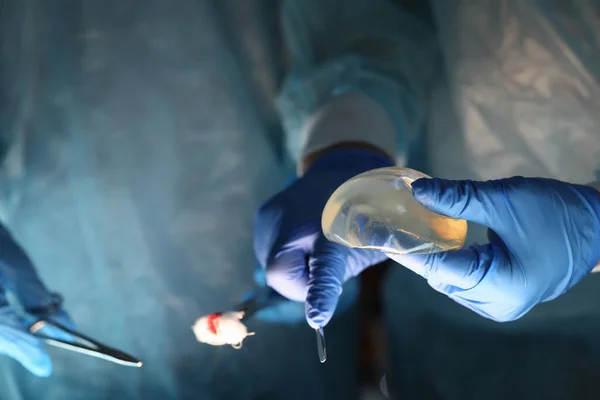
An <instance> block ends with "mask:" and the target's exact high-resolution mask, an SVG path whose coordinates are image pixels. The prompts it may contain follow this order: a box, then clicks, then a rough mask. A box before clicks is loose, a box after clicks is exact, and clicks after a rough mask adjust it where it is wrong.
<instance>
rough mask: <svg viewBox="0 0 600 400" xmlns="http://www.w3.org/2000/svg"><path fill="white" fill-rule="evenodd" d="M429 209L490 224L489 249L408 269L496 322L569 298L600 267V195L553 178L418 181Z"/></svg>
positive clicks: (409, 262)
mask: <svg viewBox="0 0 600 400" xmlns="http://www.w3.org/2000/svg"><path fill="white" fill-rule="evenodd" d="M412 189H413V195H414V197H415V198H416V199H417V200H418V201H419V202H420V203H421V204H423V205H424V206H426V207H428V208H430V209H431V210H433V211H435V212H438V213H440V214H444V215H447V216H450V217H455V218H463V219H466V220H468V221H472V222H475V223H477V224H481V225H485V226H487V227H488V228H490V230H488V238H489V240H490V243H489V244H486V245H483V246H473V247H471V248H468V249H463V250H457V251H448V252H443V253H437V254H429V255H411V256H403V259H402V260H401V261H402V264H403V265H405V266H407V267H408V268H410V269H412V270H414V271H415V272H417V273H419V274H421V275H422V276H423V277H425V278H426V279H427V281H428V283H429V285H430V286H432V287H433V288H434V289H436V290H438V291H440V292H442V293H445V294H446V295H448V296H449V297H450V298H452V299H454V300H455V301H457V302H458V303H460V304H462V305H464V306H465V307H468V308H470V309H471V310H473V311H475V312H477V313H479V314H481V315H483V316H485V317H487V318H491V319H493V320H496V321H510V320H515V319H517V318H520V317H522V316H523V315H524V314H525V313H527V312H528V311H529V310H531V308H532V307H533V306H535V305H536V304H538V303H541V302H545V301H549V300H552V299H555V298H556V297H558V296H559V295H561V294H563V293H565V292H566V291H567V290H569V289H570V288H571V287H573V286H574V285H575V284H577V282H579V281H580V280H581V279H582V278H583V277H584V276H586V275H587V274H588V273H589V272H590V271H591V270H592V268H594V266H595V265H596V263H597V262H598V261H600V194H599V193H598V192H597V191H596V190H595V189H593V188H590V187H586V186H581V185H572V184H569V183H565V182H560V181H556V180H550V179H541V178H523V177H514V178H509V179H501V180H496V181H488V182H473V181H448V180H442V179H419V180H417V181H415V182H413V184H412Z"/></svg>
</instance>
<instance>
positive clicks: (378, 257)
mask: <svg viewBox="0 0 600 400" xmlns="http://www.w3.org/2000/svg"><path fill="white" fill-rule="evenodd" d="M390 165H392V161H391V160H390V159H389V158H388V157H386V156H384V155H383V154H380V153H378V152H374V151H371V150H365V149H337V150H330V151H328V152H326V153H325V154H324V155H322V156H321V157H319V158H318V159H317V160H316V161H315V162H314V163H313V165H312V166H311V167H310V168H309V169H308V171H307V172H306V173H305V174H304V175H303V176H302V177H300V178H298V179H296V180H295V181H294V182H292V183H291V184H290V185H289V186H288V187H286V188H285V189H283V190H282V191H281V192H280V193H278V194H277V195H275V196H274V197H273V198H271V199H270V200H269V201H267V202H266V203H265V204H264V205H263V206H262V207H261V208H260V210H259V211H258V213H257V215H256V227H255V232H254V250H255V252H256V256H257V258H258V261H259V263H260V264H261V266H262V267H263V268H265V273H266V281H267V284H268V285H269V286H271V287H272V288H273V289H275V290H276V291H278V292H279V293H280V294H282V295H283V296H285V297H287V298H289V299H292V300H296V301H305V300H306V319H307V321H308V323H309V325H310V326H311V327H313V328H317V327H322V326H325V325H326V324H327V323H328V322H329V320H330V319H331V317H332V315H333V312H334V311H335V308H336V306H337V303H338V298H339V296H340V294H341V292H342V285H343V284H344V282H345V281H347V280H348V279H350V278H352V277H354V276H356V275H358V274H359V273H360V272H361V271H363V270H364V269H365V268H367V267H369V266H371V265H375V264H378V263H380V262H382V261H384V260H386V259H387V257H386V256H385V255H383V254H381V253H378V252H373V251H366V250H357V249H349V248H346V247H344V246H341V245H339V244H336V243H332V242H329V241H328V240H327V239H326V238H325V236H324V235H323V232H322V231H321V214H322V212H323V208H324V207H325V203H326V202H327V200H328V199H329V196H331V194H332V193H333V192H334V191H335V190H336V189H337V188H338V187H339V186H340V185H341V184H342V183H344V182H345V181H346V180H348V179H350V178H352V177H353V176H356V175H358V174H360V173H362V172H365V171H368V170H371V169H375V168H381V167H387V166H390Z"/></svg>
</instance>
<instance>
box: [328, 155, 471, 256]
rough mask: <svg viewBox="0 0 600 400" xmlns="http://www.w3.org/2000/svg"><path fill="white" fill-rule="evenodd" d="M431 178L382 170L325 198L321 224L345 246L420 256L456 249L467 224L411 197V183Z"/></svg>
mask: <svg viewBox="0 0 600 400" xmlns="http://www.w3.org/2000/svg"><path fill="white" fill-rule="evenodd" d="M419 178H429V176H427V175H425V174H423V173H421V172H418V171H415V170H412V169H408V168H398V167H390V168H380V169H375V170H372V171H368V172H365V173H363V174H360V175H358V176H356V177H354V178H352V179H350V180H349V181H346V182H345V183H344V184H343V185H341V186H340V187H339V188H338V189H337V190H336V191H335V192H334V193H333V194H332V195H331V197H330V198H329V201H328V202H327V204H326V205H325V209H324V211H323V217H322V219H321V226H322V228H323V232H324V233H325V236H326V237H327V238H328V239H329V240H331V241H333V242H337V243H340V244H342V245H344V246H347V247H356V248H362V249H373V250H379V251H382V252H384V253H386V254H388V255H389V256H390V257H391V258H394V257H393V256H394V255H402V254H424V253H435V252H440V251H446V250H452V249H458V248H460V247H462V246H463V244H464V242H465V237H466V235H467V222H466V221H464V220H459V219H454V218H449V217H446V216H443V215H440V214H437V213H435V212H433V211H431V210H429V209H427V208H425V207H424V206H422V205H421V204H420V203H419V202H418V201H417V200H415V198H414V197H413V195H412V187H411V184H412V183H413V182H414V181H415V180H417V179H419Z"/></svg>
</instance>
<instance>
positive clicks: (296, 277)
mask: <svg viewBox="0 0 600 400" xmlns="http://www.w3.org/2000/svg"><path fill="white" fill-rule="evenodd" d="M265 274H266V280H267V285H269V286H270V287H272V288H273V289H275V290H276V291H277V292H279V294H281V295H282V296H285V297H287V298H288V299H291V300H296V301H304V300H305V299H306V290H307V285H308V267H307V260H306V253H305V252H304V251H303V250H301V249H294V250H291V249H290V250H282V251H280V252H279V253H278V254H276V255H275V256H274V257H273V258H272V259H271V260H269V263H268V264H267V266H266V269H265Z"/></svg>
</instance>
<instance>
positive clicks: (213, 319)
mask: <svg viewBox="0 0 600 400" xmlns="http://www.w3.org/2000/svg"><path fill="white" fill-rule="evenodd" d="M221 314H223V313H220V312H218V313H214V314H210V315H209V316H208V321H207V323H208V330H209V331H210V332H211V333H212V334H213V335H216V334H217V325H215V322H216V321H217V320H218V319H219V318H220V317H221Z"/></svg>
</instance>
